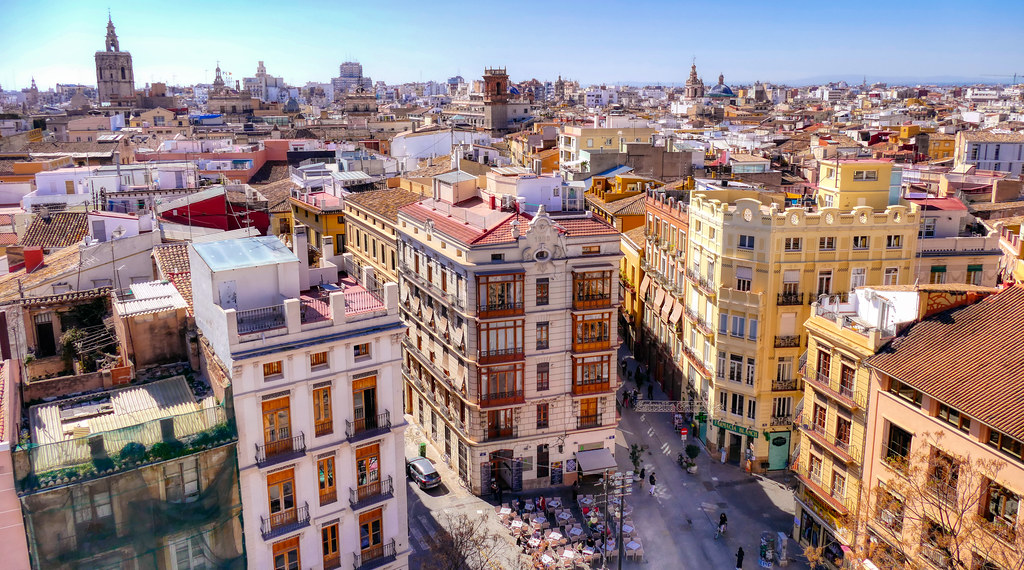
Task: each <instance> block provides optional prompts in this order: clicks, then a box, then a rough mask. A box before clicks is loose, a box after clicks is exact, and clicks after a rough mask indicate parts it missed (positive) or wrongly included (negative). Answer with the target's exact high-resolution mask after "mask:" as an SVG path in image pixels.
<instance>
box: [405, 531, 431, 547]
mask: <svg viewBox="0 0 1024 570" xmlns="http://www.w3.org/2000/svg"><path fill="white" fill-rule="evenodd" d="M409 532H410V533H412V536H413V538H414V539H416V544H418V545H419V546H420V548H419V549H420V550H422V551H424V552H426V551H429V550H430V547H429V546H428V545H427V543H426V542H425V541H424V536H423V533H422V532H421V531H420V529H418V528H416V527H415V526H413V525H409Z"/></svg>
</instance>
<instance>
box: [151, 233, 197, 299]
mask: <svg viewBox="0 0 1024 570" xmlns="http://www.w3.org/2000/svg"><path fill="white" fill-rule="evenodd" d="M153 259H154V261H156V267H157V272H158V273H159V274H160V276H161V277H163V278H164V279H166V280H168V281H170V282H171V283H173V284H174V288H175V289H177V290H178V293H180V294H181V296H182V298H184V299H185V302H186V303H188V312H189V314H192V266H191V264H190V263H189V260H188V244H187V243H184V242H182V243H167V244H162V245H158V246H156V247H154V248H153Z"/></svg>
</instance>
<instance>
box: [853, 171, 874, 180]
mask: <svg viewBox="0 0 1024 570" xmlns="http://www.w3.org/2000/svg"><path fill="white" fill-rule="evenodd" d="M853 179H854V180H878V171H877V170H855V171H854V172H853Z"/></svg>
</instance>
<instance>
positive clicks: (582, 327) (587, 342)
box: [572, 313, 612, 352]
mask: <svg viewBox="0 0 1024 570" xmlns="http://www.w3.org/2000/svg"><path fill="white" fill-rule="evenodd" d="M572 321H573V333H572V344H573V351H575V352H583V351H587V350H600V349H606V348H608V347H609V341H610V340H611V324H612V314H611V313H590V314H585V315H573V317H572Z"/></svg>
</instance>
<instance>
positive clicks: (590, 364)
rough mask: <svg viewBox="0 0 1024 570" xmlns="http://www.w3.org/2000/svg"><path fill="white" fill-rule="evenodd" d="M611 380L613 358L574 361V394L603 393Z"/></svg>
mask: <svg viewBox="0 0 1024 570" xmlns="http://www.w3.org/2000/svg"><path fill="white" fill-rule="evenodd" d="M610 378H611V357H610V356H592V357H588V358H574V359H573V392H574V393H583V394H587V393H591V392H603V391H604V390H607V389H608V382H609V381H610Z"/></svg>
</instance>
